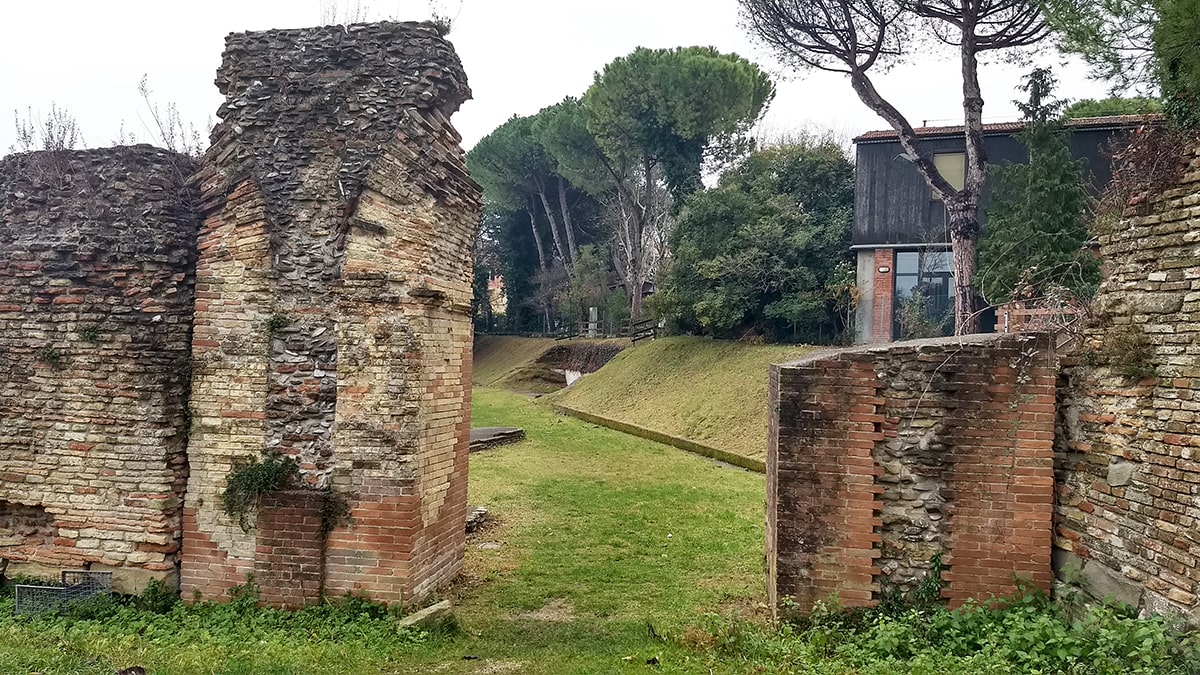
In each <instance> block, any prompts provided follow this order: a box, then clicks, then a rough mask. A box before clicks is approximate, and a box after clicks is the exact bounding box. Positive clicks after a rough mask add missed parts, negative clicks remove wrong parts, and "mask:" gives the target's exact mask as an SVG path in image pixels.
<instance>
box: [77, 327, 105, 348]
mask: <svg viewBox="0 0 1200 675" xmlns="http://www.w3.org/2000/svg"><path fill="white" fill-rule="evenodd" d="M79 337H80V338H82V339H83V341H84V342H88V343H91V344H97V343H99V342H100V326H98V325H95V324H92V325H90V326H84V327H83V328H80V329H79Z"/></svg>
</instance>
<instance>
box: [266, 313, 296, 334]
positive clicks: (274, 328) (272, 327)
mask: <svg viewBox="0 0 1200 675" xmlns="http://www.w3.org/2000/svg"><path fill="white" fill-rule="evenodd" d="M293 323H294V320H293V319H292V317H291V316H289V315H287V314H272V315H271V318H269V319H267V323H266V326H267V332H268V333H278V332H279V331H281V330H283V329H284V328H287V327H288V326H291V325H292V324H293Z"/></svg>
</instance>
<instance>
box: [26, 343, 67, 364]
mask: <svg viewBox="0 0 1200 675" xmlns="http://www.w3.org/2000/svg"><path fill="white" fill-rule="evenodd" d="M34 357H35V358H36V359H37V360H38V361H40V362H42V363H44V364H46V365H48V366H50V367H51V368H53V369H54V370H66V368H67V355H66V354H65V353H63V351H62V350H61V349H59V348H58V347H51V346H50V345H46V346H45V347H42V348H41V349H39V350H37V351H36V352H34Z"/></svg>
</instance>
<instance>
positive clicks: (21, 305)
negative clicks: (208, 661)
mask: <svg viewBox="0 0 1200 675" xmlns="http://www.w3.org/2000/svg"><path fill="white" fill-rule="evenodd" d="M194 170H195V167H194V165H193V164H192V162H191V160H189V159H187V158H185V157H182V156H179V155H176V154H174V153H170V152H167V151H165V150H159V149H156V148H151V147H149V146H134V147H118V148H107V149H102V150H85V151H64V152H38V153H31V154H24V155H13V156H10V157H7V158H5V159H4V160H2V161H0V200H2V202H0V558H5V559H8V560H10V561H13V566H12V567H10V568H9V573H10V574H11V573H13V572H14V571H17V572H18V573H19V572H20V570H19V569H17V568H18V567H20V566H22V565H24V566H27V567H29V568H30V569H35V570H37V571H39V572H45V571H50V570H51V569H53V568H62V567H77V566H80V565H92V566H93V568H102V567H105V566H108V567H112V568H114V570H115V572H116V581H117V584H118V587H119V588H121V589H122V590H131V591H136V590H139V589H138V586H139V585H141V584H142V583H144V582H145V580H146V579H147V578H150V577H153V576H158V577H168V576H171V575H172V574H173V573H174V570H175V563H176V557H177V551H178V549H179V538H180V534H181V528H182V522H181V518H182V512H181V498H182V496H183V491H184V487H185V483H186V480H187V471H188V469H187V459H186V455H185V443H186V418H187V414H186V401H187V380H188V375H187V373H188V371H189V366H188V360H189V357H188V354H189V350H190V343H191V323H190V320H191V315H192V304H193V282H194V275H193V268H194V264H195V256H196V254H195V241H196V227H197V221H198V219H197V216H196V211H195V202H196V194H195V191H194V190H192V189H191V188H187V187H185V182H186V178H187V177H188V176H189V175H190V174H191V173H192V172H193V171H194ZM147 572H149V574H147Z"/></svg>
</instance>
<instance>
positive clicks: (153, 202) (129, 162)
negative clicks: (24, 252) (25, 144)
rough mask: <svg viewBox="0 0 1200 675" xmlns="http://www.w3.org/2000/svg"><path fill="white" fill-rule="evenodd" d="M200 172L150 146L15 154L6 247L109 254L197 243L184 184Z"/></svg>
mask: <svg viewBox="0 0 1200 675" xmlns="http://www.w3.org/2000/svg"><path fill="white" fill-rule="evenodd" d="M195 170H196V164H195V162H194V161H193V160H192V159H190V158H188V157H185V156H183V155H179V154H176V153H173V152H170V151H169V150H162V149H160V148H155V147H152V146H149V145H134V146H119V147H113V148H100V149H95V150H63V151H55V152H50V151H42V152H30V153H21V154H15V155H9V156H8V157H5V158H3V159H0V221H2V222H3V223H4V225H3V228H0V243H3V244H5V245H12V244H15V243H18V242H19V243H22V244H24V245H27V246H32V247H35V248H43V249H50V250H63V249H71V250H73V251H75V252H78V253H94V254H98V255H102V256H118V255H121V254H123V253H128V252H129V250H128V249H129V248H130V247H131V246H145V247H146V249H147V250H145V251H141V253H144V254H149V253H152V252H153V250H154V248H155V244H154V242H165V241H166V240H170V242H171V243H172V244H179V243H181V242H187V243H188V245H191V243H192V242H193V241H194V240H195V236H196V216H195V210H194V209H195V202H196V196H195V194H194V192H193V191H191V190H189V189H187V188H185V187H183V183H184V180H185V179H186V178H187V177H188V176H190V175H191V174H192V173H194V172H195ZM164 223H167V224H172V225H176V226H177V227H168V228H164V227H163V224H164ZM118 239H120V240H121V242H120V243H118V241H117V240H118Z"/></svg>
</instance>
